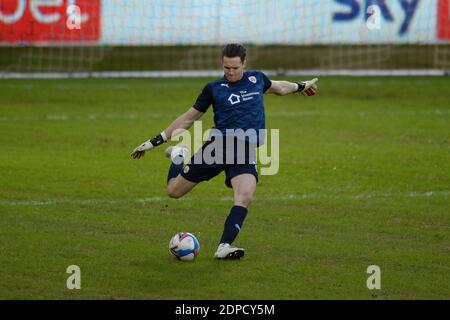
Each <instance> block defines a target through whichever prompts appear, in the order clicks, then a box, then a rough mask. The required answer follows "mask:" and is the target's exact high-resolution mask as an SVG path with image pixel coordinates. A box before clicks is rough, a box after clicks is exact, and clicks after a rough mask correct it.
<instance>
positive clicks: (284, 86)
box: [266, 78, 319, 96]
mask: <svg viewBox="0 0 450 320" xmlns="http://www.w3.org/2000/svg"><path fill="white" fill-rule="evenodd" d="M317 81H319V79H317V78H314V79H312V80H309V81H302V82H289V81H284V80H281V81H275V80H272V81H271V82H272V85H271V86H270V88H269V89H267V91H266V93H273V94H276V95H279V96H285V95H287V94H291V93H296V92H300V93H301V94H303V95H307V96H313V95H315V94H316V92H317V85H316V82H317Z"/></svg>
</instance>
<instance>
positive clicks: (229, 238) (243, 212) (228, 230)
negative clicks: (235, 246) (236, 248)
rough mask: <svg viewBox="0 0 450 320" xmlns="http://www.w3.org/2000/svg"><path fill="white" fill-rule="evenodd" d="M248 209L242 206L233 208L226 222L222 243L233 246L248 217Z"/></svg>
mask: <svg viewBox="0 0 450 320" xmlns="http://www.w3.org/2000/svg"><path fill="white" fill-rule="evenodd" d="M247 211H248V210H247V208H245V207H241V206H233V208H231V212H230V214H229V215H228V217H227V220H225V227H224V230H223V234H222V239H220V243H229V244H231V243H232V242H233V241H234V239H236V237H237V235H238V233H239V231H240V230H241V227H242V224H243V223H244V219H245V217H246V216H247Z"/></svg>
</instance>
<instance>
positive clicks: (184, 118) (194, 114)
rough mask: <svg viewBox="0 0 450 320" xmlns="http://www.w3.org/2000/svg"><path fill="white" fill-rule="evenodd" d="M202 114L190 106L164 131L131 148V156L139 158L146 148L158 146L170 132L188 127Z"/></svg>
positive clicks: (166, 138)
mask: <svg viewBox="0 0 450 320" xmlns="http://www.w3.org/2000/svg"><path fill="white" fill-rule="evenodd" d="M202 115H203V112H200V111H198V110H197V109H195V108H190V109H189V110H188V111H186V112H185V113H183V114H182V115H181V116H179V117H178V118H176V119H175V120H174V121H173V122H172V123H171V124H170V125H169V126H168V127H167V128H166V129H164V131H162V132H161V133H160V134H159V135H157V136H156V137H154V138H153V139H150V140H148V141H145V142H144V143H142V144H141V145H140V146H138V147H137V148H136V149H134V150H133V152H132V153H131V156H132V157H133V159H139V158H140V157H142V156H143V155H144V154H145V152H146V151H147V150H150V149H152V148H154V147H156V146H159V145H160V144H163V143H164V142H166V141H167V140H168V139H169V138H170V137H171V136H172V134H173V133H174V132H175V130H177V129H186V130H187V129H189V128H190V127H191V126H192V124H193V123H194V121H196V120H198V119H200V117H201V116H202Z"/></svg>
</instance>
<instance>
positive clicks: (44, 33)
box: [0, 0, 450, 76]
mask: <svg viewBox="0 0 450 320" xmlns="http://www.w3.org/2000/svg"><path fill="white" fill-rule="evenodd" d="M229 42H240V43H243V44H245V45H247V46H248V47H249V48H250V50H248V51H249V67H251V68H259V69H264V70H267V71H269V72H273V73H286V74H298V73H302V72H304V73H308V72H312V71H314V72H315V73H325V74H327V73H328V74H356V75H358V74H446V73H447V72H448V70H450V0H277V1H272V0H151V1H149V0H0V74H2V75H3V76H21V75H30V74H33V73H34V74H53V75H55V76H58V75H61V74H63V75H64V74H65V75H72V76H76V75H80V76H114V75H119V76H120V75H125V76H163V75H167V76H174V75H183V74H184V75H196V74H197V75H210V74H211V73H214V72H217V71H218V70H220V48H221V47H222V46H223V45H224V44H226V43H229Z"/></svg>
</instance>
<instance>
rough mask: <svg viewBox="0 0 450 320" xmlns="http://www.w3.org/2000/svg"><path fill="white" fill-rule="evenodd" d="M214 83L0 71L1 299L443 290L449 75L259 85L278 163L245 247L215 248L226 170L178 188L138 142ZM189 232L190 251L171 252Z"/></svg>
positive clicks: (227, 200)
mask: <svg viewBox="0 0 450 320" xmlns="http://www.w3.org/2000/svg"><path fill="white" fill-rule="evenodd" d="M207 80H208V79H101V80H99V79H88V80H1V81H0V143H1V147H2V152H1V154H0V171H1V175H0V179H1V184H0V194H1V196H0V197H1V198H0V216H1V219H0V279H1V280H0V298H1V299H449V298H450V281H449V273H450V254H449V252H450V89H449V88H450V79H448V78H332V77H324V78H321V79H320V81H319V86H320V91H319V95H318V96H316V97H314V98H306V97H302V96H294V95H292V96H286V97H277V96H266V98H265V101H266V118H267V127H268V128H278V129H280V144H281V145H280V171H279V173H278V174H277V175H274V176H260V183H259V185H258V187H257V191H256V194H255V200H254V203H253V205H252V206H251V208H250V210H249V214H248V217H247V219H246V221H245V223H244V226H243V229H242V232H241V233H240V235H239V236H238V238H237V240H236V244H237V245H239V246H242V247H244V248H246V250H247V253H246V256H245V258H244V259H243V260H241V261H216V260H214V259H213V254H214V251H215V249H216V246H217V242H218V240H219V237H220V235H221V232H222V229H223V223H224V221H225V218H226V216H227V214H228V212H229V209H230V207H231V206H232V200H231V196H232V193H231V190H230V189H228V188H226V187H225V185H224V176H223V174H222V175H220V176H218V177H216V178H215V179H214V180H211V181H209V182H205V183H202V184H200V185H199V186H198V187H197V188H195V189H194V190H193V191H192V192H191V193H190V194H188V195H187V196H186V197H185V198H182V199H179V200H172V199H169V198H167V197H166V195H165V181H166V175H167V168H168V160H167V159H166V158H165V157H164V155H163V150H164V147H160V148H159V149H156V150H153V151H151V152H150V153H149V154H147V155H146V156H145V157H144V158H142V159H140V160H133V159H131V158H130V156H129V155H130V153H131V151H132V149H133V148H134V147H136V146H137V145H138V144H139V143H141V142H142V141H144V140H145V139H148V138H151V137H152V136H154V135H155V134H157V133H158V132H160V131H161V130H162V129H164V128H165V127H166V126H167V125H168V124H169V123H170V121H172V120H173V119H174V118H175V117H176V116H177V115H178V114H180V113H182V112H184V110H186V109H187V108H189V107H190V106H191V105H192V104H193V102H194V101H195V99H196V97H197V95H198V93H199V92H200V90H201V89H202V87H203V85H204V83H206V81H207ZM292 80H296V79H292ZM203 120H204V122H203V128H204V129H206V128H208V127H210V126H211V125H212V110H209V111H208V113H207V114H205V116H204V118H203ZM166 146H167V145H166ZM183 230H185V231H189V232H192V233H194V234H195V235H196V236H197V238H198V239H199V241H200V254H199V257H198V259H197V260H196V261H195V262H193V263H183V262H178V261H176V260H175V259H174V258H173V257H171V256H170V254H169V252H168V242H169V240H170V238H171V237H172V236H173V235H174V234H175V233H176V232H179V231H183ZM69 265H78V266H79V267H80V268H81V290H68V289H67V288H66V280H67V278H68V277H69V274H66V268H67V267H68V266H69ZM370 265H378V266H379V267H380V269H381V289H380V290H369V289H368V288H367V286H366V281H367V278H368V277H369V274H367V273H366V270H367V267H368V266H370Z"/></svg>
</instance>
